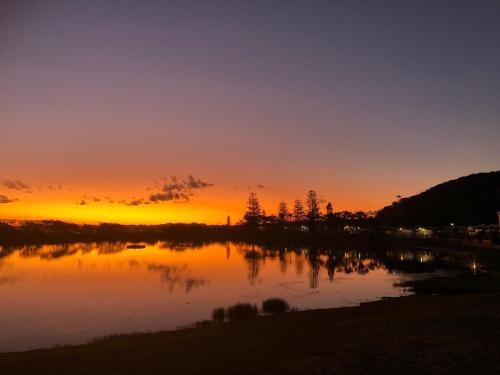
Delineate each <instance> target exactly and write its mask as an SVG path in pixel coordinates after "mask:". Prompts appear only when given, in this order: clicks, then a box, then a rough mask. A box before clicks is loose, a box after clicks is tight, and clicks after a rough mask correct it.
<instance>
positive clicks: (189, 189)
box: [149, 175, 214, 203]
mask: <svg viewBox="0 0 500 375" xmlns="http://www.w3.org/2000/svg"><path fill="white" fill-rule="evenodd" d="M211 186H214V185H213V184H211V183H209V182H205V181H202V180H201V179H199V178H195V177H193V176H192V175H188V176H187V177H186V178H182V177H179V176H171V177H170V178H166V179H164V180H163V183H162V184H161V185H160V192H158V193H155V194H151V195H150V196H149V200H150V201H151V202H155V203H158V202H167V201H174V202H177V203H185V202H189V200H190V199H191V197H192V196H193V195H194V194H195V191H196V190H202V189H206V188H209V187H211Z"/></svg>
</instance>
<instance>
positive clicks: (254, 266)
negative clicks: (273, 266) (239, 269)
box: [243, 245, 264, 285]
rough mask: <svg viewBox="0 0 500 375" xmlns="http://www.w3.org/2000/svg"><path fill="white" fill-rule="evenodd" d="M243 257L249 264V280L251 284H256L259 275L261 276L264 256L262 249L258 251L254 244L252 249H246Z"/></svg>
mask: <svg viewBox="0 0 500 375" xmlns="http://www.w3.org/2000/svg"><path fill="white" fill-rule="evenodd" d="M243 259H245V261H246V263H247V266H248V274H247V277H248V281H249V282H250V285H254V284H255V282H256V281H257V276H259V269H260V262H261V261H262V259H264V257H263V256H262V254H261V253H260V251H256V250H255V246H253V245H252V249H251V250H247V251H245V254H244V256H243Z"/></svg>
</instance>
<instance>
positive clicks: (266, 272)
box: [0, 242, 433, 351]
mask: <svg viewBox="0 0 500 375" xmlns="http://www.w3.org/2000/svg"><path fill="white" fill-rule="evenodd" d="M408 254H410V255H408ZM403 255H404V256H405V257H406V258H404V259H407V258H408V257H410V258H411V259H413V258H415V259H423V258H422V256H417V255H415V254H413V253H411V252H409V253H408V252H407V253H404V252H396V253H394V254H392V253H384V256H383V257H382V258H381V260H380V259H379V260H378V259H376V257H374V256H373V254H367V253H361V252H358V251H355V250H348V251H345V250H343V251H333V250H328V249H322V250H311V249H307V248H303V249H296V248H295V249H286V248H281V249H264V248H260V247H253V246H251V245H246V244H234V243H212V244H202V245H196V244H179V243H177V244H174V243H169V242H158V243H156V244H149V245H145V248H140V249H130V248H127V243H119V242H118V243H99V244H96V243H90V244H84V243H80V244H65V245H44V246H26V247H21V248H17V249H13V248H0V350H3V351H11V350H25V349H28V348H38V347H46V346H51V345H54V344H66V343H81V342H85V341H86V340H88V339H90V338H93V337H98V336H103V335H109V334H118V333H127V332H136V331H152V330H163V329H174V328H176V327H178V326H182V325H187V324H192V323H194V322H196V321H199V320H202V319H209V318H210V315H211V312H212V310H213V309H214V308H215V307H220V306H223V307H226V306H228V305H230V304H234V303H237V302H252V303H256V304H258V305H260V304H261V302H262V301H263V300H264V299H266V298H270V297H281V298H283V299H285V300H287V301H288V302H289V303H290V304H291V305H292V306H294V307H297V308H299V309H312V308H326V307H338V306H348V305H354V304H357V303H359V302H361V301H369V300H375V299H378V298H380V297H383V296H398V295H401V294H404V293H405V292H404V291H403V290H401V289H400V288H397V287H395V286H394V283H396V282H398V281H401V280H402V279H404V278H407V277H409V276H405V275H404V274H403V273H400V272H397V267H394V265H393V264H392V263H391V262H393V261H395V262H400V261H403ZM425 259H426V262H428V263H429V264H430V263H432V260H433V259H432V256H430V255H429V254H426V258H425ZM417 263H419V262H417ZM421 263H422V262H420V264H421ZM420 266H422V265H420ZM423 271H425V272H433V270H432V269H423Z"/></svg>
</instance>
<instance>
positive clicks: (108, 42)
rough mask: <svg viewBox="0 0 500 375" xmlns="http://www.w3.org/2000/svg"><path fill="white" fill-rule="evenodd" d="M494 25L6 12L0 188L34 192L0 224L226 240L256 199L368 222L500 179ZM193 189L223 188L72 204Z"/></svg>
mask: <svg viewBox="0 0 500 375" xmlns="http://www.w3.org/2000/svg"><path fill="white" fill-rule="evenodd" d="M499 25H500V3H499V2H497V1H489V2H475V1H457V0H448V1H439V2H435V1H418V2H399V1H383V2H379V1H377V2H351V1H343V2H341V1H336V2H332V1H316V2H314V3H310V2H297V1H291V2H290V1H287V2H286V4H285V3H284V2H276V1H264V2H248V3H246V4H241V3H240V2H234V3H232V4H229V3H228V2H226V1H224V2H222V1H210V2H206V1H194V2H163V1H148V2H138V1H120V2H107V1H97V0H95V1H70V2H65V1H53V2H50V3H49V4H46V3H44V4H43V5H42V4H41V3H39V4H34V3H29V2H18V1H11V2H1V5H0V133H1V135H2V139H8V140H9V141H8V142H3V143H2V147H1V148H0V170H2V174H3V175H2V176H0V178H11V179H16V180H17V179H19V180H21V181H24V182H27V183H30V185H31V186H32V187H33V193H26V192H21V191H14V190H12V189H7V188H4V187H2V190H1V191H0V194H2V195H4V194H5V195H8V196H9V197H10V198H17V199H19V201H17V202H13V203H9V204H2V205H1V207H0V214H1V216H2V217H8V218H17V217H21V218H26V217H30V218H40V217H47V215H49V213H50V216H52V217H57V218H62V219H66V220H83V221H93V222H96V221H100V220H106V221H120V222H148V223H149V222H164V221H192V220H195V221H207V222H221V223H223V222H224V221H225V218H226V215H227V214H231V216H232V217H233V221H234V220H235V219H237V218H240V217H241V214H242V210H243V209H244V201H245V198H246V195H247V193H248V190H247V189H248V188H251V189H256V190H257V191H258V192H259V193H260V195H261V197H262V199H263V201H264V203H265V206H266V209H267V211H268V212H273V211H275V209H276V205H277V201H278V200H279V199H286V200H288V201H289V202H290V201H292V200H293V199H295V198H296V197H298V196H303V195H304V193H305V192H306V191H307V190H308V189H309V188H314V189H317V190H318V191H319V192H320V193H322V194H323V195H324V196H325V198H326V199H328V200H332V201H333V202H334V206H335V208H336V209H351V210H352V209H365V210H370V209H378V208H380V207H381V206H383V205H385V204H387V203H390V202H391V201H392V200H393V199H394V198H395V196H396V195H397V194H401V195H403V196H405V195H409V194H412V193H417V192H420V191H422V190H424V189H426V188H428V187H429V186H431V185H434V184H436V183H439V182H442V181H444V180H447V179H450V178H455V177H459V176H461V175H465V174H468V173H472V172H478V171H488V170H494V169H497V168H498V161H499V159H498V143H499V140H500V133H499V132H500V128H499V127H498V123H499V120H500V112H499V111H500V109H499V108H500V107H499V106H498V103H499V100H500V74H499V69H500V68H499V67H500V49H499V48H498V45H499V44H500V27H499ZM436 161H438V162H436ZM189 173H192V174H193V175H194V176H195V177H197V178H202V179H203V180H208V181H209V182H211V183H213V184H214V185H215V186H213V187H212V188H210V189H206V191H204V192H203V193H201V194H199V195H197V196H195V197H193V199H192V202H191V203H189V204H174V203H171V202H170V203H163V204H152V205H151V204H150V205H141V204H140V205H138V206H125V205H120V204H116V203H114V204H106V203H104V202H103V201H101V202H94V201H92V204H89V205H83V206H80V205H76V204H75V202H79V201H81V200H82V199H83V198H82V197H83V196H93V197H98V198H99V199H104V197H105V196H110V197H111V198H112V199H113V200H122V199H123V200H127V202H132V201H137V199H140V198H143V197H145V196H146V197H147V196H148V194H150V192H148V191H147V189H148V188H150V187H151V186H153V185H154V182H155V181H158V180H159V179H160V178H162V177H168V176H171V175H184V176H186V175H188V174H189ZM260 184H262V185H264V187H265V188H264V189H259V188H257V186H258V185H260ZM39 187H42V188H43V190H39V189H38V188H39ZM134 197H135V198H136V199H135V200H134V199H133V198H134ZM221 201H222V203H221Z"/></svg>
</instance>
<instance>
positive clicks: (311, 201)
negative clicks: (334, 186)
mask: <svg viewBox="0 0 500 375" xmlns="http://www.w3.org/2000/svg"><path fill="white" fill-rule="evenodd" d="M306 206H307V220H308V222H309V226H310V228H311V229H313V230H314V229H315V226H316V223H317V222H318V221H319V219H320V211H319V198H318V194H316V192H315V191H314V190H309V192H308V193H307V200H306Z"/></svg>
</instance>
